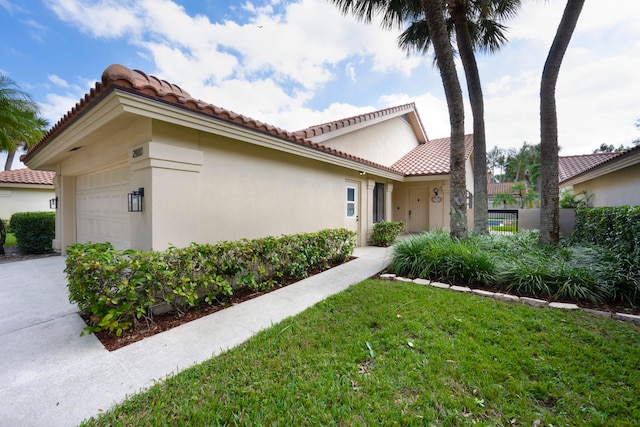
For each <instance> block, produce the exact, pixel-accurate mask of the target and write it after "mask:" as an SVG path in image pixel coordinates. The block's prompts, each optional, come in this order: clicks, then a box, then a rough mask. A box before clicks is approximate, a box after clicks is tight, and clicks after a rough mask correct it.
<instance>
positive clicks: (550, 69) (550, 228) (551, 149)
mask: <svg viewBox="0 0 640 427" xmlns="http://www.w3.org/2000/svg"><path fill="white" fill-rule="evenodd" d="M584 2H585V0H567V5H566V6H565V9H564V13H563V15H562V19H561V20H560V24H559V25H558V30H557V32H556V36H555V38H554V39H553V43H552V44H551V49H549V55H548V56H547V60H546V62H545V64H544V69H543V71H542V79H541V81H540V164H541V166H540V184H541V187H540V188H541V191H540V237H539V240H540V242H541V243H550V244H557V243H558V241H559V240H560V223H559V217H560V210H559V209H560V208H559V205H558V201H559V190H558V117H557V111H556V83H557V81H558V74H559V73H560V66H561V65H562V59H563V58H564V54H565V52H566V51H567V47H568V46H569V42H570V41H571V36H572V35H573V31H574V30H575V28H576V24H577V23H578V18H579V17H580V12H582V6H584Z"/></svg>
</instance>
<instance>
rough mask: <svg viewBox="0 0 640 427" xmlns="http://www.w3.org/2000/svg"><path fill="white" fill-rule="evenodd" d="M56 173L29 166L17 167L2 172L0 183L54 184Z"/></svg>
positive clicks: (0, 173)
mask: <svg viewBox="0 0 640 427" xmlns="http://www.w3.org/2000/svg"><path fill="white" fill-rule="evenodd" d="M55 175H56V173H55V172H51V171H38V170H31V169H29V168H23V169H15V170H10V171H2V172H0V183H3V184H31V185H53V177H54V176H55Z"/></svg>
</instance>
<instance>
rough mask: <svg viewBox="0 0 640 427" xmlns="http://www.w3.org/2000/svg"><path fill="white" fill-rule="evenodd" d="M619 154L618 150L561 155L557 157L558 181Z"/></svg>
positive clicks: (571, 176)
mask: <svg viewBox="0 0 640 427" xmlns="http://www.w3.org/2000/svg"><path fill="white" fill-rule="evenodd" d="M621 154H622V153H621V152H619V153H595V154H582V155H578V156H561V157H559V158H558V179H559V181H560V182H563V181H566V180H568V179H569V178H573V177H574V176H576V175H579V174H581V173H583V172H586V171H588V170H589V169H593V168H594V167H596V166H598V165H600V164H602V163H604V162H606V161H608V160H611V159H613V158H615V157H618V156H619V155H621Z"/></svg>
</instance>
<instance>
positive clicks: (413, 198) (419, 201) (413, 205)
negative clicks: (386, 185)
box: [407, 188, 429, 233]
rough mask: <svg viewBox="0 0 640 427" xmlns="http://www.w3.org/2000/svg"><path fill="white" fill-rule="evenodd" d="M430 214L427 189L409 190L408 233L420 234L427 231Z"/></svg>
mask: <svg viewBox="0 0 640 427" xmlns="http://www.w3.org/2000/svg"><path fill="white" fill-rule="evenodd" d="M428 212H429V198H428V194H427V189H426V188H410V189H409V211H408V212H407V214H408V216H409V218H408V219H407V231H409V232H411V233H418V232H422V231H426V230H427V224H428V216H427V213H428Z"/></svg>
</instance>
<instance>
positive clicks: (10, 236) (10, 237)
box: [4, 233, 16, 247]
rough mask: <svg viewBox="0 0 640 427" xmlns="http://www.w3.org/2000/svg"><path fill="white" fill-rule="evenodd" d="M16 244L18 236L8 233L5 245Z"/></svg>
mask: <svg viewBox="0 0 640 427" xmlns="http://www.w3.org/2000/svg"><path fill="white" fill-rule="evenodd" d="M15 245H16V236H14V235H13V234H12V233H7V239H6V240H5V242H4V247H8V246H15Z"/></svg>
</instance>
